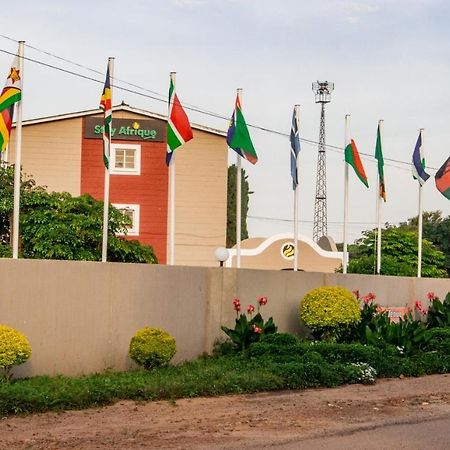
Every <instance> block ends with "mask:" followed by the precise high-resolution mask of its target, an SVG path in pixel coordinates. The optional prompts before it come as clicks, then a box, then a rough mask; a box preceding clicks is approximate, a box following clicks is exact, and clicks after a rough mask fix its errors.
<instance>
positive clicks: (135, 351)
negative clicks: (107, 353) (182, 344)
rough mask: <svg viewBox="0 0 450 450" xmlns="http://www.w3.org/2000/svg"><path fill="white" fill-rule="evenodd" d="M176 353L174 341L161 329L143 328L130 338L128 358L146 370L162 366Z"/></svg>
mask: <svg viewBox="0 0 450 450" xmlns="http://www.w3.org/2000/svg"><path fill="white" fill-rule="evenodd" d="M176 351H177V347H176V343H175V339H174V338H173V337H172V336H171V335H170V334H169V333H167V332H166V331H164V330H163V329H161V328H151V327H145V328H142V329H140V330H138V331H137V332H136V334H135V335H134V336H133V337H132V338H131V342H130V349H129V354H130V358H131V359H132V360H133V361H135V362H136V363H138V364H139V365H140V366H143V367H144V368H145V369H147V370H151V369H155V368H157V367H160V366H164V365H166V364H168V363H169V361H170V360H171V359H172V358H173V357H174V355H175V353H176Z"/></svg>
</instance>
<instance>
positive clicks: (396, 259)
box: [348, 227, 447, 278]
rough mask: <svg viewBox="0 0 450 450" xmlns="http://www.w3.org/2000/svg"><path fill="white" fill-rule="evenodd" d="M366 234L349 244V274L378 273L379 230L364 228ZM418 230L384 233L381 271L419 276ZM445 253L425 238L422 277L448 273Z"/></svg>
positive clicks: (436, 276) (398, 230) (388, 230)
mask: <svg viewBox="0 0 450 450" xmlns="http://www.w3.org/2000/svg"><path fill="white" fill-rule="evenodd" d="M362 234H363V237H362V238H361V239H359V240H357V241H356V242H355V244H353V245H350V246H349V252H350V261H349V267H348V272H349V273H367V274H374V273H375V249H376V247H375V244H376V230H371V231H364V232H363V233H362ZM417 241H418V237H417V232H415V231H408V230H405V229H403V228H396V227H390V228H387V229H384V230H382V234H381V254H382V259H381V274H382V275H396V276H415V275H416V274H417ZM446 274H447V273H446V270H445V255H444V254H443V253H442V252H441V251H440V250H438V249H436V248H435V246H434V245H433V244H432V243H431V242H430V241H428V240H427V239H423V242H422V276H423V277H433V278H442V277H445V276H446Z"/></svg>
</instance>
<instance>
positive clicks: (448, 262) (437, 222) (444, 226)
mask: <svg viewBox="0 0 450 450" xmlns="http://www.w3.org/2000/svg"><path fill="white" fill-rule="evenodd" d="M422 222H423V226H422V235H423V237H424V238H425V239H427V240H429V241H431V242H433V244H434V245H435V246H436V247H437V248H438V249H439V250H440V251H441V252H443V253H444V254H445V269H446V270H447V275H448V276H449V277H450V216H447V217H442V211H425V212H424V213H423V216H422ZM417 227H418V216H416V217H412V218H410V219H408V220H407V221H406V222H403V223H401V224H400V228H402V229H406V230H409V231H417Z"/></svg>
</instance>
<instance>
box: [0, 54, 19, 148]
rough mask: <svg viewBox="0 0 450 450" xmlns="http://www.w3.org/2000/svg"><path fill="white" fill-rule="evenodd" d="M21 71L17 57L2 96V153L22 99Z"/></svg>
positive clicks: (0, 124) (0, 127) (0, 111)
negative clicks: (16, 108)
mask: <svg viewBox="0 0 450 450" xmlns="http://www.w3.org/2000/svg"><path fill="white" fill-rule="evenodd" d="M21 75H22V74H21V73H20V70H19V57H18V56H16V57H15V58H14V61H13V63H12V66H11V69H10V70H9V74H8V77H7V78H6V84H5V87H4V88H3V90H2V93H1V94H0V151H2V152H3V151H4V150H6V147H7V145H8V142H9V136H10V134H11V126H12V121H13V114H14V104H15V103H17V102H19V101H20V99H21V98H22V78H21Z"/></svg>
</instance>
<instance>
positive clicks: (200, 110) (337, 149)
mask: <svg viewBox="0 0 450 450" xmlns="http://www.w3.org/2000/svg"><path fill="white" fill-rule="evenodd" d="M0 37H2V38H4V39H7V40H9V41H12V42H18V41H17V40H16V39H13V38H11V37H9V36H6V35H3V34H0ZM25 45H26V46H27V47H28V48H31V49H33V50H35V51H38V52H41V53H43V54H45V55H48V56H51V57H53V58H56V59H58V60H60V61H63V62H66V63H69V64H73V65H75V66H77V67H79V68H82V69H85V70H88V71H91V72H93V73H96V74H99V75H102V72H100V71H98V70H96V69H92V68H90V67H88V66H85V65H83V64H80V63H77V62H74V61H71V60H69V59H66V58H63V57H61V56H58V55H55V54H53V53H51V52H48V51H45V50H41V49H39V48H37V47H34V46H31V45H29V44H25ZM0 52H2V53H6V54H9V55H12V56H16V53H14V52H10V51H8V50H4V49H0ZM23 59H24V60H26V61H30V62H33V63H35V64H39V65H41V66H44V67H47V68H50V69H54V70H58V71H60V72H63V73H67V74H69V75H73V76H76V77H79V78H82V79H85V80H88V81H93V82H95V83H99V84H103V83H104V81H102V80H98V79H96V78H93V77H89V76H87V75H83V74H81V73H78V72H74V71H72V70H68V69H64V68H62V67H58V66H55V65H53V64H49V63H45V62H43V61H39V60H37V59H33V58H29V57H26V56H24V57H23ZM114 80H115V81H118V82H120V83H123V84H126V85H128V86H132V87H135V88H137V89H140V90H142V91H145V92H148V93H151V94H153V95H148V94H144V93H142V92H138V91H136V90H133V89H128V88H126V87H123V86H119V85H117V84H113V85H112V86H113V87H114V88H116V89H119V90H122V91H124V92H128V93H130V94H135V95H139V96H141V97H145V98H149V99H152V100H155V101H158V102H162V103H166V104H167V103H168V100H167V97H163V95H162V94H160V93H158V92H156V91H152V90H149V89H147V88H144V87H142V86H139V85H136V84H133V83H130V82H128V81H125V80H120V79H118V78H114ZM155 95H157V96H158V97H162V98H158V97H155ZM183 106H184V108H185V109H187V110H190V111H193V112H197V113H199V114H203V115H206V116H210V117H214V118H216V119H221V120H226V121H229V117H228V116H225V115H223V114H220V113H215V112H213V111H208V110H205V109H203V108H200V107H197V106H194V105H190V104H188V103H184V104H183ZM247 126H248V127H250V128H253V129H256V130H260V131H264V132H266V133H271V134H275V135H278V136H282V137H285V138H286V139H287V138H289V134H288V133H285V132H281V131H278V130H273V129H270V128H267V127H263V126H260V125H254V124H250V123H248V124H247ZM300 141H301V142H304V143H305V144H309V145H319V142H318V141H314V140H312V139H306V138H300ZM325 147H326V148H327V149H328V150H330V151H333V152H336V153H339V154H342V153H343V151H344V148H343V147H340V146H337V145H331V144H326V145H325ZM360 155H361V156H363V157H365V158H364V159H367V158H370V161H371V162H374V161H373V160H374V156H373V155H371V154H369V153H363V152H360ZM384 161H389V162H393V163H397V164H404V165H408V166H409V167H410V166H411V163H410V162H406V161H402V160H398V159H393V158H386V157H385V158H384ZM386 165H387V166H390V167H395V168H397V169H400V170H409V169H406V168H405V169H404V168H401V167H398V166H395V165H393V164H386ZM428 169H429V170H435V171H437V168H435V167H428Z"/></svg>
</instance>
